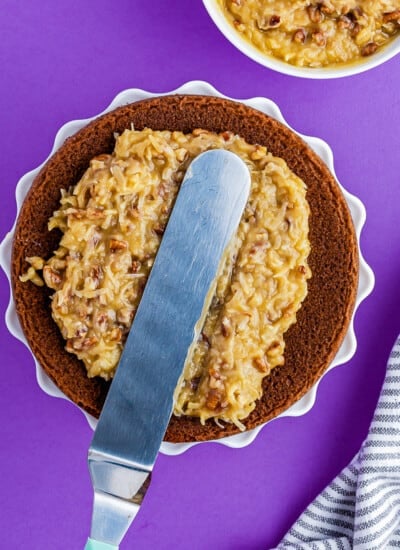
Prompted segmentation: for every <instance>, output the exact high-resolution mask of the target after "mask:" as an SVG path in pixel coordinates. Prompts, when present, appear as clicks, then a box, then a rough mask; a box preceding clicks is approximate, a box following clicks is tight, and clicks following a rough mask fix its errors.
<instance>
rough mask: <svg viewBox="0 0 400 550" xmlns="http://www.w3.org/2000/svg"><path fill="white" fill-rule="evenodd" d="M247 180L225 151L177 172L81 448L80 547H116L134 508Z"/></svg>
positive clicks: (207, 302) (234, 158)
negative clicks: (90, 501) (87, 512)
mask: <svg viewBox="0 0 400 550" xmlns="http://www.w3.org/2000/svg"><path fill="white" fill-rule="evenodd" d="M249 189H250V174H249V171H248V169H247V167H246V165H245V164H244V163H243V161H242V160H241V159H240V158H239V157H237V156H236V155H234V154H232V153H229V152H227V151H223V150H213V151H208V152H206V153H203V154H202V155H200V156H198V157H197V158H196V159H195V160H194V161H193V162H192V164H191V165H190V167H189V169H188V171H187V174H186V177H185V179H184V181H183V183H182V186H181V189H180V191H179V193H178V196H177V199H176V202H175V206H174V208H173V211H172V214H171V216H170V219H169V222H168V225H167V228H166V230H165V233H164V236H163V239H162V241H161V245H160V248H159V250H158V253H157V256H156V259H155V262H154V265H153V268H152V270H151V273H150V277H149V279H148V281H147V285H146V287H145V290H144V293H143V296H142V299H141V301H140V304H139V307H138V310H137V312H136V315H135V319H134V322H133V324H132V328H131V330H130V333H129V336H128V339H127V341H126V344H125V347H124V351H123V354H122V356H121V360H120V363H119V365H118V369H117V372H116V374H115V377H114V380H113V382H112V384H111V387H110V391H109V393H108V396H107V399H106V402H105V404H104V407H103V411H102V413H101V416H100V419H99V422H98V425H97V428H96V431H95V434H94V437H93V441H92V444H91V446H90V449H89V469H90V473H91V477H92V482H93V487H94V505H93V517H92V529H91V535H90V538H89V540H88V542H87V545H86V550H89V549H92V550H94V549H96V550H111V549H115V548H118V545H119V543H120V542H121V540H122V538H123V536H124V534H125V533H126V531H127V529H128V528H129V525H130V524H131V522H132V520H133V518H134V517H135V515H136V513H137V511H138V509H139V507H140V504H141V502H142V499H143V496H144V494H145V492H146V489H147V486H148V484H149V481H150V478H149V474H150V473H151V471H152V468H153V465H154V462H155V460H156V457H157V454H158V451H159V449H160V445H161V442H162V440H163V437H164V434H165V431H166V429H167V425H168V422H169V419H170V417H171V414H172V409H173V396H174V390H175V388H176V386H177V383H178V380H179V378H180V376H181V374H182V370H183V367H184V364H185V361H186V359H187V358H188V356H190V353H191V349H192V347H193V345H194V343H195V342H196V341H197V338H198V336H199V334H200V331H201V328H202V327H201V325H202V322H203V321H204V315H205V313H206V311H207V309H208V307H209V305H210V301H211V299H212V295H213V292H214V290H215V283H216V276H217V273H218V270H219V267H220V265H221V261H222V258H223V256H224V251H225V250H226V248H227V246H228V244H229V242H230V241H231V239H232V237H233V236H234V234H235V231H236V229H237V226H238V224H239V221H240V218H241V215H242V213H243V210H244V207H245V204H246V202H247V198H248V194H249Z"/></svg>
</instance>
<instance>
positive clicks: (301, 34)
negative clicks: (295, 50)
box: [293, 29, 307, 44]
mask: <svg viewBox="0 0 400 550" xmlns="http://www.w3.org/2000/svg"><path fill="white" fill-rule="evenodd" d="M306 38H307V34H306V31H305V30H304V29H298V30H297V31H296V32H295V33H294V35H293V41H294V42H297V43H298V44H304V42H305V41H306Z"/></svg>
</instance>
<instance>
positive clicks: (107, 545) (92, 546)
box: [85, 538, 119, 550]
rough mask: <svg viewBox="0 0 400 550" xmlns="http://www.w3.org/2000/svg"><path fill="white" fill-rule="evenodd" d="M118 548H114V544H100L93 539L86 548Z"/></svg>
mask: <svg viewBox="0 0 400 550" xmlns="http://www.w3.org/2000/svg"><path fill="white" fill-rule="evenodd" d="M118 548H119V547H118V546H114V545H113V544H108V543H107V542H99V541H98V540H94V539H91V538H88V541H87V543H86V546H85V550H118Z"/></svg>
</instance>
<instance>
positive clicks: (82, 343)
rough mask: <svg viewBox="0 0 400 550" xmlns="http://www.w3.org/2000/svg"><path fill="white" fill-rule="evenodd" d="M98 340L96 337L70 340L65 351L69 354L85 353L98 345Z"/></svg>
mask: <svg viewBox="0 0 400 550" xmlns="http://www.w3.org/2000/svg"><path fill="white" fill-rule="evenodd" d="M97 342H98V340H97V338H96V337H95V336H90V337H89V338H69V339H68V340H67V345H66V347H65V349H66V350H67V351H69V352H74V351H83V350H87V349H89V348H91V347H92V346H94V345H95V344H97Z"/></svg>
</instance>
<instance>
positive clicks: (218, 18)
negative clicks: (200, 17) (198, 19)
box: [203, 0, 400, 80]
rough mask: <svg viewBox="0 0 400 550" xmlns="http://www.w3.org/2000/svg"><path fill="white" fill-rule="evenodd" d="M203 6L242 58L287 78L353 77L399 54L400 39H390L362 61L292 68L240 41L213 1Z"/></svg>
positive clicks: (214, 0)
mask: <svg viewBox="0 0 400 550" xmlns="http://www.w3.org/2000/svg"><path fill="white" fill-rule="evenodd" d="M203 4H204V6H205V8H206V10H207V12H208V14H209V16H210V17H211V19H212V20H213V21H214V23H215V25H216V26H217V28H218V29H219V30H220V32H221V33H222V34H223V35H224V36H225V38H226V39H227V40H229V42H231V44H233V45H234V46H235V47H236V48H237V49H238V50H240V51H241V52H242V53H243V54H244V55H246V56H247V57H249V58H250V59H253V61H256V62H257V63H260V64H261V65H263V66H264V67H268V68H269V69H273V70H275V71H278V72H280V73H283V74H287V75H290V76H297V77H302V78H311V79H318V80H321V79H331V78H342V77H345V76H352V75H356V74H359V73H363V72H365V71H368V70H370V69H373V68H374V67H377V66H378V65H382V63H385V61H388V60H389V59H391V58H392V57H394V56H395V55H396V54H398V53H400V36H399V37H397V38H395V39H393V40H391V41H390V42H389V43H388V44H387V45H386V46H385V47H384V48H382V49H381V50H380V51H378V52H377V53H376V54H374V55H372V56H370V57H366V58H365V59H364V60H363V61H359V62H356V63H350V64H348V65H343V66H339V67H331V68H329V67H326V68H316V69H312V68H307V67H296V66H294V65H290V64H289V63H285V62H284V61H280V60H279V59H276V58H274V57H272V56H270V55H266V54H263V53H262V52H260V50H258V49H257V48H256V47H255V46H253V45H252V44H251V43H250V42H248V41H247V40H245V39H244V38H242V37H241V36H240V34H239V33H238V32H236V31H235V29H233V28H232V26H231V25H230V23H229V21H228V20H227V19H226V17H225V16H224V14H223V13H222V11H221V8H220V7H219V5H218V3H217V1H216V0H203Z"/></svg>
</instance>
